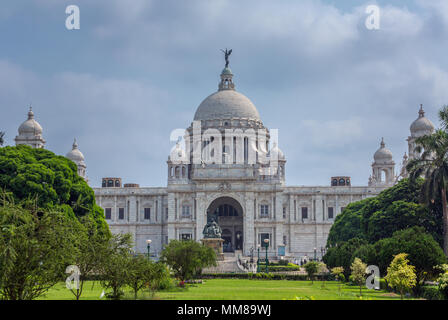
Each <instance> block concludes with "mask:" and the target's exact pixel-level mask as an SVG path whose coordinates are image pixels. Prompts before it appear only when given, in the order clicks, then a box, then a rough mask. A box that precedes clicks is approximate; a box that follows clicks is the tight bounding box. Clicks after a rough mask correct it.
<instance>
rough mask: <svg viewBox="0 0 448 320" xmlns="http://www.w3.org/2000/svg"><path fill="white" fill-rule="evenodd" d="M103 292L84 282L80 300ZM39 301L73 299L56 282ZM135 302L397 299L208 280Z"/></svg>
mask: <svg viewBox="0 0 448 320" xmlns="http://www.w3.org/2000/svg"><path fill="white" fill-rule="evenodd" d="M102 291H103V289H102V287H101V285H100V283H99V282H95V283H93V282H91V281H88V282H87V283H86V284H85V288H84V293H83V295H82V297H81V299H82V300H106V299H105V297H102V298H100V296H101V293H102ZM133 298H134V296H133V293H132V290H131V289H129V288H128V289H125V297H124V299H133ZM40 299H50V300H73V299H74V297H73V294H72V293H71V292H70V291H69V290H68V289H67V288H66V287H65V283H62V282H61V283H59V284H57V285H56V286H54V287H53V288H51V289H50V290H49V291H48V293H47V294H45V296H42V297H41V298H40ZM138 299H161V300H232V299H235V300H267V299H269V300H285V299H286V300H297V299H305V300H308V299H315V300H360V299H363V300H400V296H399V295H397V294H394V293H390V292H387V291H384V290H378V291H375V290H367V289H363V292H362V298H360V297H359V287H358V286H350V285H347V284H342V285H341V290H340V291H339V283H338V282H335V281H327V282H325V284H323V282H322V281H314V284H312V283H311V281H288V280H245V279H210V280H204V281H203V283H202V284H191V285H188V284H187V285H186V287H185V288H179V287H174V288H171V289H168V290H162V291H158V292H156V293H155V294H154V295H153V296H152V295H150V293H149V292H148V291H145V290H143V291H141V292H140V293H139V296H138Z"/></svg>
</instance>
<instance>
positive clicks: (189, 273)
mask: <svg viewBox="0 0 448 320" xmlns="http://www.w3.org/2000/svg"><path fill="white" fill-rule="evenodd" d="M161 260H162V261H163V262H165V263H166V264H167V265H169V266H170V267H171V268H172V269H173V270H174V272H175V274H176V276H177V277H178V278H180V279H181V280H188V279H192V278H193V277H194V276H197V275H199V274H200V273H201V272H202V268H206V267H209V266H213V265H216V254H215V251H213V249H212V248H210V247H207V246H204V245H202V244H201V243H199V242H196V241H193V240H188V241H184V240H171V241H170V243H169V244H168V245H167V246H165V248H164V249H163V251H162V255H161Z"/></svg>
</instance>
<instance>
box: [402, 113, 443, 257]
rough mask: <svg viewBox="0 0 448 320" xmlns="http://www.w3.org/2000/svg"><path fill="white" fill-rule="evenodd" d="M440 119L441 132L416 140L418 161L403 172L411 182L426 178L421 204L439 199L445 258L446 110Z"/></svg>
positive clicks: (414, 160) (409, 164)
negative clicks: (405, 172)
mask: <svg viewBox="0 0 448 320" xmlns="http://www.w3.org/2000/svg"><path fill="white" fill-rule="evenodd" d="M439 118H440V120H441V122H442V126H443V127H444V129H439V130H436V131H435V132H434V133H433V134H431V135H425V136H422V137H419V138H417V139H416V141H415V142H416V148H415V151H416V152H417V153H421V155H420V157H419V158H416V159H412V160H411V161H410V162H409V163H408V165H407V167H406V169H407V170H408V172H409V174H410V178H411V180H415V179H417V178H419V177H421V176H422V175H423V176H424V177H425V183H424V189H423V190H424V193H423V195H424V200H425V202H426V203H432V202H434V199H435V198H436V197H437V196H440V198H441V201H442V203H441V206H442V212H443V222H442V225H443V250H444V253H445V255H446V256H448V209H447V195H446V193H447V186H448V132H447V131H446V130H447V129H448V106H445V107H443V108H442V110H440V111H439Z"/></svg>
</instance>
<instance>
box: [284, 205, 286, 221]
mask: <svg viewBox="0 0 448 320" xmlns="http://www.w3.org/2000/svg"><path fill="white" fill-rule="evenodd" d="M285 218H286V207H283V219H285Z"/></svg>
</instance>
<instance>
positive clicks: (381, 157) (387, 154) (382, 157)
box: [373, 139, 393, 162]
mask: <svg viewBox="0 0 448 320" xmlns="http://www.w3.org/2000/svg"><path fill="white" fill-rule="evenodd" d="M373 159H374V160H375V162H378V161H392V159H393V155H392V152H391V151H390V150H389V149H387V148H386V144H385V143H384V139H381V147H380V148H379V149H378V150H377V151H376V152H375V154H374V155H373Z"/></svg>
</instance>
